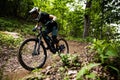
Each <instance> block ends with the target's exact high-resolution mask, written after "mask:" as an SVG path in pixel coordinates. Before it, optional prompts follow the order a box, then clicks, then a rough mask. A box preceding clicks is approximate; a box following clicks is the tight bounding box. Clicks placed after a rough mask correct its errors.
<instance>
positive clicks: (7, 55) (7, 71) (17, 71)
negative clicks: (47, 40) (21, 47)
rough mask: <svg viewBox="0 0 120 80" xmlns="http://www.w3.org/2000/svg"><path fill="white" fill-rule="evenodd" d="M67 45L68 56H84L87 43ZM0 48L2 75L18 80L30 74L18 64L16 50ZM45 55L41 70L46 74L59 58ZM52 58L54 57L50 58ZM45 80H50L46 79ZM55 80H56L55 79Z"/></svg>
mask: <svg viewBox="0 0 120 80" xmlns="http://www.w3.org/2000/svg"><path fill="white" fill-rule="evenodd" d="M68 44H69V49H70V54H84V50H85V46H87V43H81V42H76V41H68ZM1 48H2V54H3V55H1V56H2V57H1V58H0V67H4V70H3V72H4V75H6V76H7V77H8V79H9V80H19V79H22V78H23V77H25V76H28V75H30V74H31V72H29V71H27V70H25V69H24V68H23V67H22V66H21V65H20V64H19V62H18V59H17V53H18V49H14V48H8V47H6V46H4V45H3V46H1ZM47 54H48V58H47V61H46V63H45V65H44V67H43V68H42V69H43V72H48V70H47V71H46V69H47V68H50V67H52V64H58V65H59V61H60V58H59V56H58V55H57V54H52V53H51V52H49V51H48V53H47ZM53 56H55V57H54V58H52V57H53ZM3 79H4V78H3ZM58 79H59V78H58ZM33 80H34V79H33ZM45 80H51V79H50V78H49V79H48V78H46V79H45ZM55 80H57V78H56V79H55Z"/></svg>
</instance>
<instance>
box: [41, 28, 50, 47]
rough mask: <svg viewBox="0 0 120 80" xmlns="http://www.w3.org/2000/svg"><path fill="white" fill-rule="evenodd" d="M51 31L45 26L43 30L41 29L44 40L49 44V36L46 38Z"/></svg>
mask: <svg viewBox="0 0 120 80" xmlns="http://www.w3.org/2000/svg"><path fill="white" fill-rule="evenodd" d="M50 32H51V30H50V29H48V28H46V29H45V31H43V38H44V40H45V42H46V43H47V44H48V45H49V38H48V34H49V33H50Z"/></svg>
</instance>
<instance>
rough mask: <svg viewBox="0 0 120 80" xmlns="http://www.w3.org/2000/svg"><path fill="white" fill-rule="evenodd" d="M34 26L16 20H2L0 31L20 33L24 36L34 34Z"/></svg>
mask: <svg viewBox="0 0 120 80" xmlns="http://www.w3.org/2000/svg"><path fill="white" fill-rule="evenodd" d="M33 28H34V25H31V24H28V23H26V22H24V23H23V22H20V21H18V20H17V19H14V18H9V19H8V18H3V17H1V18H0V30H2V31H9V32H13V31H15V32H19V33H21V34H23V35H25V34H26V35H27V34H34V33H33V32H32V29H33Z"/></svg>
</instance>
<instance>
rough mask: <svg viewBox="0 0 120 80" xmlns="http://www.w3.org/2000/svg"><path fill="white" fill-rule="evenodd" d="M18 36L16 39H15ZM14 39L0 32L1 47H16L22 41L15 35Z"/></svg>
mask: <svg viewBox="0 0 120 80" xmlns="http://www.w3.org/2000/svg"><path fill="white" fill-rule="evenodd" d="M17 36H18V37H17ZM17 36H16V38H15V36H13V35H10V34H7V32H2V31H1V32H0V43H1V44H2V45H7V46H12V47H16V46H18V45H19V44H20V42H21V41H22V38H21V37H20V36H19V35H17Z"/></svg>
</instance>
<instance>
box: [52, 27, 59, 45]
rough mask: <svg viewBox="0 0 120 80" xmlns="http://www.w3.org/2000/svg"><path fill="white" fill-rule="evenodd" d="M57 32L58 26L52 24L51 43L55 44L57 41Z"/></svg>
mask: <svg viewBox="0 0 120 80" xmlns="http://www.w3.org/2000/svg"><path fill="white" fill-rule="evenodd" d="M57 33H58V28H57V27H56V26H53V28H52V39H53V44H57V43H58V39H57Z"/></svg>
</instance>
